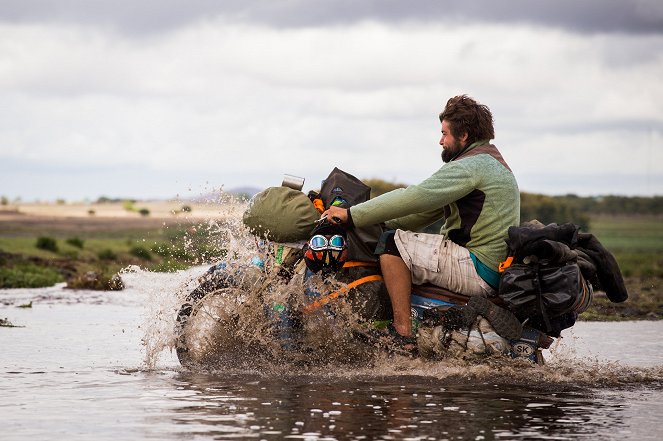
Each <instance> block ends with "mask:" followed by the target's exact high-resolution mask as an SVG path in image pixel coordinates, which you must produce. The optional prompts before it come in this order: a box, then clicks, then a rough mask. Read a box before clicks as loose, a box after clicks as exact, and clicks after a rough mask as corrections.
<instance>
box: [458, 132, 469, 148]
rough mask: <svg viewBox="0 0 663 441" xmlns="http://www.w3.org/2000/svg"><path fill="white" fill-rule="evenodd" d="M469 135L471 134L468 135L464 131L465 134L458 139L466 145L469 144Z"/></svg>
mask: <svg viewBox="0 0 663 441" xmlns="http://www.w3.org/2000/svg"><path fill="white" fill-rule="evenodd" d="M469 137H470V135H468V134H467V132H465V133H463V136H461V137H460V138H458V140H459V141H460V142H461V143H463V146H464V145H465V144H467V138H469Z"/></svg>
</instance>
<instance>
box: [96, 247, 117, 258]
mask: <svg viewBox="0 0 663 441" xmlns="http://www.w3.org/2000/svg"><path fill="white" fill-rule="evenodd" d="M97 257H98V258H99V259H101V260H115V259H117V254H115V252H113V250H111V249H109V248H106V249H104V250H101V251H99V252H98V253H97Z"/></svg>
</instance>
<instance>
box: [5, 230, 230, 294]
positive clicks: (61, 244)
mask: <svg viewBox="0 0 663 441" xmlns="http://www.w3.org/2000/svg"><path fill="white" fill-rule="evenodd" d="M14 222H15V225H14V224H11V223H9V222H6V221H3V223H2V226H3V228H2V229H1V230H0V231H3V233H1V234H0V288H37V287H44V286H52V285H54V284H56V283H60V282H66V283H67V286H68V287H70V288H85V289H119V288H120V287H121V283H119V281H118V280H117V277H115V275H116V274H117V273H118V272H119V271H121V270H122V269H124V268H126V267H127V266H130V265H137V266H140V267H142V268H145V269H147V270H151V271H162V272H166V271H177V270H181V269H185V268H188V267H190V266H192V265H196V264H202V263H207V262H210V261H212V260H215V259H217V258H219V257H221V256H223V255H224V253H225V250H223V249H219V248H217V247H216V246H215V245H213V244H212V242H213V241H212V239H211V238H210V234H209V232H208V231H207V229H206V228H205V226H197V225H195V224H192V223H191V222H190V221H187V220H181V222H180V221H178V222H180V223H174V222H172V224H171V225H168V226H165V227H161V228H154V227H152V226H150V227H149V228H145V229H137V228H136V227H135V225H133V224H132V226H131V227H127V228H126V229H122V227H121V226H117V227H114V229H113V231H108V230H104V229H103V228H106V226H102V227H100V228H102V229H94V228H93V229H89V230H86V231H79V230H77V226H75V225H69V224H68V221H67V220H66V219H65V218H63V219H62V220H61V221H58V222H60V225H58V226H57V228H56V226H54V225H53V221H52V220H44V223H38V224H35V225H32V224H26V223H24V222H21V220H16V221H14ZM118 224H121V221H118ZM103 225H107V224H103ZM150 225H154V223H150ZM43 231H48V235H42V232H43ZM72 233H75V234H76V235H73V234H72ZM185 244H186V245H185Z"/></svg>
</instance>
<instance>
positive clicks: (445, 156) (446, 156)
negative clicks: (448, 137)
mask: <svg viewBox="0 0 663 441" xmlns="http://www.w3.org/2000/svg"><path fill="white" fill-rule="evenodd" d="M462 149H463V147H462V146H461V145H460V141H458V140H455V141H454V143H453V145H452V146H451V147H450V148H447V149H445V148H442V161H443V162H449V161H451V160H452V159H453V158H454V156H456V155H457V154H458V153H460V151H461V150H462Z"/></svg>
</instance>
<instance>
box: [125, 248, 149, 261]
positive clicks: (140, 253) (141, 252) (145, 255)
mask: <svg viewBox="0 0 663 441" xmlns="http://www.w3.org/2000/svg"><path fill="white" fill-rule="evenodd" d="M129 254H131V255H132V256H135V257H138V258H139V259H143V260H152V254H150V252H149V251H148V250H147V248H143V247H140V246H135V247H133V248H131V249H130V250H129Z"/></svg>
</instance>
